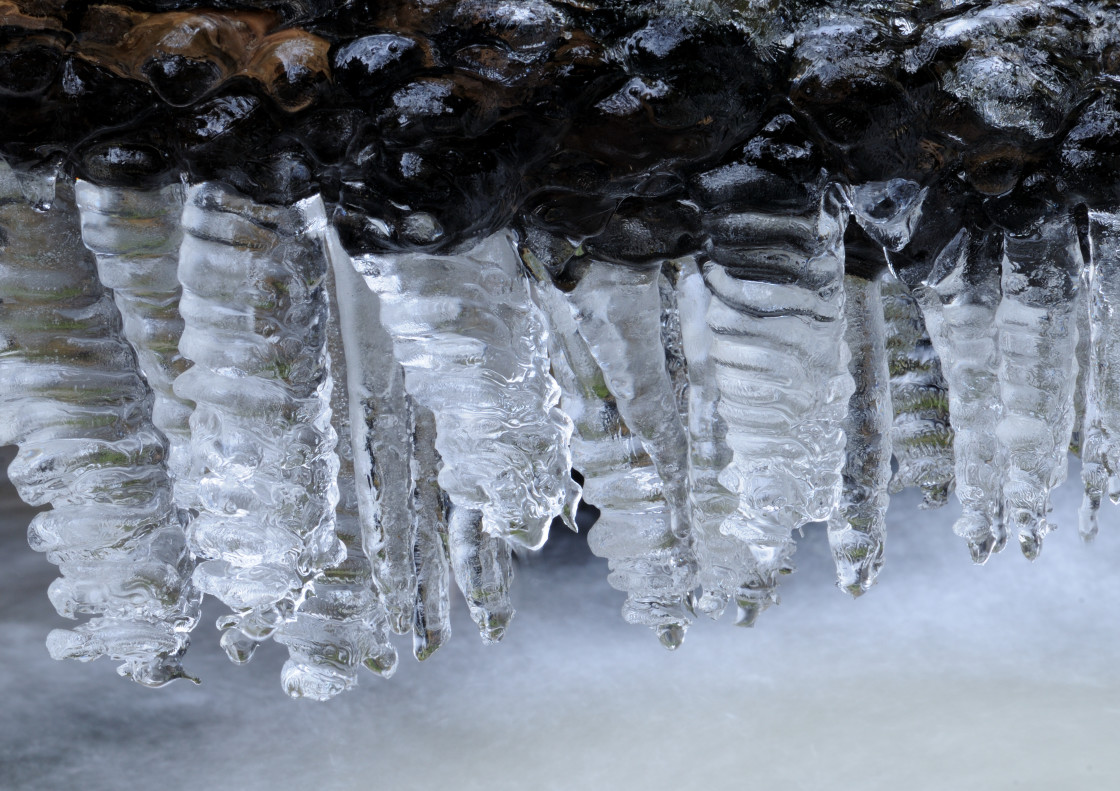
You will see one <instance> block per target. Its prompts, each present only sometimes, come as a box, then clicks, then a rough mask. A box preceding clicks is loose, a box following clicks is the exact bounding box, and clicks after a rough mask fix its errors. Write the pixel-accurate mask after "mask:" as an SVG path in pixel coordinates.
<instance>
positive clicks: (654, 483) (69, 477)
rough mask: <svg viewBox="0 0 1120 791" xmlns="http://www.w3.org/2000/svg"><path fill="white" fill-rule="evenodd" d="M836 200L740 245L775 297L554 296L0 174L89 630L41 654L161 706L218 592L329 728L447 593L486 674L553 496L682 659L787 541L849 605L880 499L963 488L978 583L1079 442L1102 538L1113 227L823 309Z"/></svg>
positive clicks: (11, 265) (870, 287)
mask: <svg viewBox="0 0 1120 791" xmlns="http://www.w3.org/2000/svg"><path fill="white" fill-rule="evenodd" d="M849 202H850V201H848V200H846V198H845V195H844V192H843V191H842V190H838V189H829V190H828V191H827V193H826V194H825V195H824V196H823V197H822V199H821V202H820V205H819V210H817V211H816V212H814V213H813V214H812V215H811V216H809V217H800V218H796V219H794V218H790V219H782V220H779V219H776V218H764V217H761V216H759V217H752V218H747V219H748V220H749V221H750V222H752V223H754V225H755V226H756V227H759V226H762V225H765V224H767V223H776V222H777V223H781V224H782V225H783V229H782V233H783V234H785V235H788V234H792V233H799V234H800V236H799V237H798V244H796V245H792V244H791V245H788V246H787V247H786V248H785V249H784V252H785V253H786V254H788V255H789V256H790V257H791V259H793V253H792V251H793V250H795V249H796V250H799V251H801V252H800V253H799V254H798V257H796V259H794V260H791V261H790V267H791V268H790V271H791V272H796V273H799V275H798V276H797V277H790V278H789V279H788V281H787V282H784V283H782V282H773V281H772V282H758V281H751V280H744V279H735V278H731V277H729V276H728V275H727V274H726V272H725V271H724V270H723V268H722V267H720V266H719V265H718V264H714V263H711V262H704V261H703V260H701V261H699V262H698V260H697V259H696V258H694V257H685V258H679V259H675V260H669V261H664V262H658V263H656V264H655V265H650V266H646V267H644V268H635V267H628V266H619V265H614V264H609V263H605V262H602V261H599V260H596V259H595V258H594V257H592V256H585V257H584V258H585V259H586V260H584V261H582V262H581V263H580V266H582V267H585V268H586V272H585V273H584V275H583V276H582V278H581V279H580V280H579V284H578V285H577V286H576V287H575V288H574V289H570V290H564V289H560V288H558V287H557V286H556V285H554V284H553V283H552V282H551V281H550V280H549V278H548V276H547V273H546V272H545V271H544V270H543V269H542V268H541V267H540V265H539V262H538V261H536V260H535V259H534V258H533V256H532V255H531V254H530V253H528V252H526V251H524V250H522V251H521V252H522V254H521V255H519V249H518V244H517V239H516V237H515V236H514V234H512V233H510V232H501V233H498V234H496V235H493V236H491V237H489V238H487V239H485V240H483V241H481V242H479V243H478V244H477V245H475V246H474V247H473V248H472V249H470V250H469V251H467V252H465V253H461V254H458V255H449V256H431V255H421V254H405V255H391V256H363V257H359V258H354V259H351V258H350V257H349V256H348V255H347V254H346V253H345V252H344V251H343V250H342V249H341V247H340V246H339V244H338V242H337V239H336V237H335V235H334V233H333V231H332V229H331V227H330V225H329V223H327V222H326V219H325V215H324V212H323V206H322V203H321V201H320V200H319V199H318V198H313V199H309V200H306V201H303V202H300V203H298V204H296V205H294V206H290V207H278V206H270V205H264V204H259V203H255V202H253V201H252V200H249V199H247V198H246V197H244V196H242V195H239V194H237V193H236V192H234V191H232V190H231V189H229V188H228V187H224V186H222V185H219V184H214V183H204V184H198V185H193V186H190V187H189V188H187V189H185V190H184V189H183V188H182V187H181V186H179V185H174V186H170V187H165V188H161V189H154V190H132V189H124V188H99V187H95V186H93V185H91V184H89V183H88V182H84V181H77V182H76V183H75V182H73V181H71V180H69V179H65V178H56V177H55V175H54V174H48V175H44V174H42V173H41V172H40V173H38V174H37V175H36V176H35V177H34V178H32V177H30V176H26V175H22V174H17V173H16V172H15V171H13V170H12V169H11V168H9V167H7V166H0V230H2V232H3V235H4V240H5V245H4V249H3V257H2V260H0V291H2V295H3V300H4V302H3V311H2V313H0V337H2V338H3V352H2V354H0V374H2V376H0V387H2V393H3V405H4V409H3V424H2V425H3V435H2V437H0V439H2V441H4V442H15V443H18V444H19V446H20V452H19V455H18V457H17V459H16V460H15V462H14V463H13V464H12V466H11V468H10V471H9V472H10V477H11V479H12V481H13V482H14V483H15V485H16V487H17V488H18V490H19V492H20V494H21V495H22V496H23V498H24V499H25V500H27V501H28V502H30V503H32V504H35V505H42V504H47V503H49V504H51V505H52V506H53V508H52V509H51V510H49V511H45V512H44V513H42V514H40V515H39V516H37V517H36V518H35V520H34V522H33V523H32V525H31V528H30V537H31V542H32V545H33V546H34V547H35V548H36V549H38V550H41V551H44V552H46V553H48V556H49V557H50V559H51V560H52V561H53V562H55V563H57V564H58V565H59V566H60V568H61V570H62V574H63V576H62V577H60V578H59V579H58V580H57V581H56V582H55V583H53V584H52V586H51V589H50V596H51V600H52V602H53V603H54V604H55V606H56V607H57V609H58V611H59V612H60V613H61V614H63V615H66V616H70V617H76V616H77V615H79V614H83V613H89V614H94V615H95V616H96V617H94V618H93V619H91V620H90V621H89V622H88V623H85V624H83V625H80V626H78V627H77V628H75V629H73V630H56V631H54V632H52V633H51V635H50V637H49V638H48V647H49V649H50V651H51V653H52V655H53V656H55V657H59V658H61V657H72V658H77V659H81V660H89V659H94V658H97V657H99V656H103V655H107V656H110V657H113V658H114V659H117V660H121V661H123V663H124V664H123V665H121V672H122V674H124V675H127V676H130V677H132V678H134V679H135V680H137V681H140V682H141V683H145V684H151V685H159V684H162V683H165V682H167V681H169V680H171V679H174V678H177V677H182V676H183V674H184V671H183V669H182V666H181V659H182V656H183V653H184V651H185V650H186V648H187V644H188V634H189V633H190V631H191V630H192V629H193V627H194V626H195V624H196V622H197V619H198V616H199V605H200V600H201V597H202V595H203V594H204V593H205V594H210V595H213V596H216V597H218V598H219V599H221V600H222V601H223V602H224V603H225V604H226V605H228V606H229V608H230V610H231V612H230V614H229V615H228V616H224V617H223V618H221V619H220V621H219V627H220V628H221V629H222V630H223V631H222V640H221V642H222V645H223V647H224V648H225V650H226V651H227V653H228V654H229V656H230V658H231V659H233V660H234V661H236V662H245V661H247V660H248V659H249V658H250V657H251V656H252V654H253V651H254V649H255V647H256V646H257V645H258V644H259V643H260V642H261V641H263V640H265V639H267V638H269V637H273V638H275V639H276V640H277V641H279V642H281V643H283V644H285V645H286V646H287V647H288V649H289V651H290V654H291V658H290V660H289V661H288V663H287V664H286V665H285V668H284V673H283V683H284V687H285V689H286V690H287V691H288V692H289V693H290V694H292V695H297V696H308V697H313V698H326V697H329V696H331V695H334V694H336V693H338V692H340V691H342V690H345V689H347V688H349V687H350V686H352V685H353V684H354V683H355V682H356V678H357V675H358V671H359V669H360V668H361V667H363V666H364V667H366V668H368V669H370V670H372V671H374V672H376V673H379V674H381V675H389V674H390V673H392V671H393V669H394V667H395V664H396V654H395V651H394V648H393V644H392V642H391V640H390V637H389V633H390V632H396V633H406V632H409V631H411V633H412V635H413V639H414V648H415V653H416V655H417V657H419V658H425V657H427V656H428V655H430V654H431V652H432V651H434V650H436V649H437V648H438V647H439V646H440V644H441V643H442V642H443V641H444V640H446V639H447V637H448V636H449V625H448V611H449V602H448V595H449V593H448V591H449V578H450V577H451V576H453V577H454V578H455V580H456V582H457V583H458V586H459V588H460V590H461V591H462V592H463V595H464V596H465V598H466V600H467V603H468V604H469V607H470V612H471V615H472V617H473V618H474V620H475V622H476V623H477V624H478V627H479V629H480V631H481V634H482V637H483V639H484V640H486V641H488V642H493V641H497V640H499V639H501V637H502V635H503V633H504V631H505V629H506V627H507V625H508V623H509V621H510V618H511V616H512V614H513V609H512V607H511V604H510V582H511V564H510V550H511V548H524V549H535V548H538V547H540V546H541V545H542V543H543V542H544V541H545V539H546V538H547V535H548V528H549V523H550V522H551V521H552V519H553V518H554V517H556V516H560V517H561V518H563V519H564V520H565V521H566V522H567V523H568V524H569V525H572V524H574V522H573V514H574V511H575V508H576V505H577V501H578V499H579V497H580V489H579V487H577V486H576V485H575V484H574V483H573V482H572V480H571V478H570V477H569V476H570V467H571V464H573V463H574V465H575V467H576V468H577V469H579V470H580V471H581V472H582V474H583V476H584V479H585V481H586V482H585V484H584V488H583V496H584V497H585V498H586V499H587V500H588V501H589V502H591V503H593V504H594V505H596V506H597V507H598V508H599V509H600V511H601V516H600V517H599V520H598V522H597V524H596V525H595V527H594V528H593V529H592V531H591V535H590V541H591V544H592V548H593V550H594V551H595V552H596V553H597V554H599V555H601V556H603V557H606V558H608V559H609V560H610V565H611V582H612V584H613V585H614V586H615V587H617V588H619V589H620V590H623V591H625V592H626V593H627V600H626V605H625V607H624V614H625V617H626V619H627V620H628V621H630V622H632V623H638V624H645V625H648V626H650V627H653V628H654V629H656V631H657V634H658V636H659V637H660V639H661V641H662V642H663V643H664V644H665V645H666V646H668V647H670V648H673V647H676V646H677V645H678V644H679V643H680V642H681V639H682V638H683V636H684V633H685V629H686V627H687V626H688V625H689V623H690V621H691V620H692V618H693V615H694V613H695V611H696V610H700V611H702V612H703V613H704V614H707V615H709V616H711V617H713V618H715V617H719V615H720V614H721V613H722V612H723V610H724V608H725V606H726V605H727V604H728V603H729V602H731V601H734V602H735V603H737V604H738V607H739V616H738V621H739V622H740V623H743V624H751V623H753V622H754V619H755V617H756V616H757V614H758V613H759V612H760V611H761V610H762V609H764V608H766V607H767V606H768V605H769V604H770V603H772V602H775V601H776V600H777V598H776V594H775V587H776V584H777V581H778V577H779V576H780V575H781V574H783V573H787V572H789V571H790V570H791V569H792V566H791V563H790V560H791V555H792V554H793V550H794V542H793V538H792V533H793V531H794V530H796V529H798V528H800V527H801V526H802V525H805V524H806V523H808V522H814V521H827V523H828V538H829V542H830V544H831V546H832V550H833V554H834V556H835V560H836V566H837V570H838V576H839V585H840V587H841V588H843V589H844V590H846V591H848V592H849V593H851V594H853V595H859V594H860V593H862V592H864V591H865V590H867V588H868V587H869V586H870V585H871V584H872V583H873V582H874V580H875V577H876V574H877V572H878V570H879V568H880V566H881V564H882V562H883V549H884V539H885V535H884V515H885V510H886V507H887V500H888V495H887V492H888V489H891V490H897V489H899V488H901V487H903V486H920V487H922V489H923V490H924V492H925V495H926V502H927V503H928V504H929V505H933V506H936V505H940V504H942V503H944V502H945V500H946V497H947V495H948V493H949V491H950V490H951V489H952V488H953V487H954V485H955V486H956V490H957V494H958V497H959V498H960V500H961V502H962V504H963V505H964V515H963V516H962V518H961V519H960V521H959V522H958V524H957V528H956V529H957V532H958V533H960V534H961V535H962V536H963V537H965V538H967V539H968V542H969V544H970V546H971V548H972V551H973V555H974V559H976V560H977V561H983V560H985V559H986V558H987V556H988V554H989V553H990V552H992V551H994V550H998V549H999V548H1000V547H1001V546H1002V545H1003V543H1004V542H1005V541H1006V540H1007V536H1008V535H1009V534H1014V535H1015V536H1017V538H1018V540H1019V542H1020V544H1021V545H1022V547H1023V550H1024V552H1025V553H1026V554H1027V555H1028V556H1029V557H1034V556H1035V555H1036V554H1037V552H1038V549H1039V543H1040V541H1041V539H1042V537H1043V535H1045V533H1046V532H1047V531H1048V530H1050V529H1051V526H1050V525H1049V524H1048V523H1047V521H1046V512H1047V509H1048V504H1047V498H1048V493H1049V491H1050V490H1051V489H1052V488H1053V487H1054V486H1056V485H1057V484H1058V483H1060V482H1061V480H1062V479H1063V477H1064V474H1065V470H1066V462H1065V459H1066V451H1067V448H1068V447H1069V446H1070V441H1071V434H1072V432H1073V431H1074V429H1075V428H1076V429H1077V430H1078V434H1077V436H1078V437H1079V438H1080V442H1079V447H1080V449H1081V454H1082V457H1083V459H1084V471H1085V472H1084V477H1085V488H1086V504H1085V509H1084V512H1083V522H1082V531H1083V532H1084V533H1085V535H1087V536H1090V535H1092V533H1093V532H1094V531H1095V530H1096V509H1097V507H1098V506H1099V504H1100V500H1101V494H1102V491H1103V490H1104V489H1109V491H1110V492H1112V493H1113V494H1114V495H1115V494H1116V493H1117V492H1118V491H1120V485H1118V484H1120V477H1118V476H1117V473H1120V441H1118V437H1117V432H1118V431H1120V401H1118V400H1117V397H1116V394H1117V393H1120V383H1118V382H1117V377H1120V355H1118V354H1117V348H1118V344H1120V341H1118V340H1117V339H1118V338H1120V334H1118V332H1120V331H1118V327H1120V325H1117V323H1116V322H1115V321H1114V320H1113V319H1112V317H1111V311H1112V310H1113V304H1114V301H1115V300H1116V299H1117V297H1118V296H1120V278H1118V277H1117V276H1116V273H1115V272H1113V271H1112V269H1113V268H1114V266H1115V264H1116V262H1117V261H1118V260H1120V256H1118V253H1120V218H1118V217H1117V216H1116V215H1093V217H1092V218H1091V226H1090V229H1091V235H1090V238H1091V240H1092V243H1093V246H1092V251H1093V253H1094V257H1093V259H1092V261H1091V265H1090V266H1086V265H1085V263H1084V262H1083V261H1082V257H1081V255H1082V254H1081V247H1080V246H1079V244H1078V239H1077V234H1076V231H1075V229H1074V228H1073V227H1072V225H1070V224H1059V225H1057V226H1055V227H1053V228H1051V229H1048V230H1047V232H1046V233H1045V234H1043V235H1042V236H1041V237H1039V238H1034V239H1031V240H1017V239H1011V238H1008V239H1007V240H1005V242H1004V243H1003V244H997V245H992V244H984V243H979V244H976V243H970V241H969V240H968V239H967V238H966V237H967V235H966V234H963V233H962V234H960V235H958V236H957V237H956V238H955V239H954V242H953V243H952V244H951V245H950V246H949V247H948V248H947V249H946V250H945V251H943V252H942V254H941V258H942V259H944V261H943V262H942V263H943V264H944V266H946V267H949V268H951V271H949V272H948V273H946V275H945V277H943V278H941V279H940V280H939V281H938V282H937V284H936V285H934V286H930V287H922V288H918V289H914V290H908V289H905V288H903V287H902V286H901V285H900V284H899V283H898V282H897V281H895V280H894V279H893V277H891V276H890V275H887V277H886V278H876V279H864V278H860V277H856V276H852V275H848V276H845V274H844V259H845V249H844V245H843V237H844V229H845V225H846V223H847V221H848V214H849V209H848V204H849ZM993 250H997V251H999V259H998V260H996V259H991V258H986V257H985V255H986V254H990V253H991V251H993ZM1040 269H1043V270H1045V271H1044V272H1040V271H1039V270H1040ZM927 327H928V328H929V331H928V332H927ZM939 359H940V360H942V361H944V365H942V364H940V363H939ZM1079 361H1080V362H1079ZM892 405H893V409H892ZM1075 415H1077V417H1076V418H1075ZM892 448H893V453H894V455H895V457H896V458H897V460H898V465H897V472H896V473H895V474H894V476H893V478H892V477H891V464H890V460H891V454H892ZM698 589H699V590H700V591H702V595H700V596H697V595H696V591H697V590H698Z"/></svg>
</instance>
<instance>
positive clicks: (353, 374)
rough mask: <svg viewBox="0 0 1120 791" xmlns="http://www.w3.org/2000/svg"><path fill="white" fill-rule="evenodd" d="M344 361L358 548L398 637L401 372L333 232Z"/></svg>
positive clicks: (404, 577)
mask: <svg viewBox="0 0 1120 791" xmlns="http://www.w3.org/2000/svg"><path fill="white" fill-rule="evenodd" d="M326 244H327V253H328V255H329V257H330V259H331V264H332V269H333V272H334V276H335V278H336V282H337V284H338V288H337V292H336V293H337V299H338V313H339V324H340V328H341V333H342V342H343V343H342V345H343V349H344V351H345V359H346V387H347V389H348V391H349V394H348V401H349V404H350V421H349V422H350V431H351V445H352V447H353V448H354V472H355V476H354V477H355V484H356V486H357V496H358V512H359V514H360V515H361V520H362V546H363V548H364V549H363V551H364V552H365V554H366V557H367V558H369V561H370V563H371V564H372V569H373V579H374V582H375V583H376V585H377V589H378V591H379V592H380V594H381V599H382V601H383V602H384V603H385V608H386V610H387V612H388V615H389V626H390V628H392V630H393V631H394V632H396V633H397V634H407V633H409V632H411V630H412V619H413V609H414V607H415V604H416V568H415V566H414V563H413V558H412V551H413V547H414V546H415V543H416V537H415V535H414V532H413V531H414V525H413V519H412V477H411V472H410V468H411V462H410V459H411V457H412V436H411V431H410V425H409V417H408V414H409V406H408V395H407V393H406V392H405V386H404V370H403V369H402V368H401V365H400V363H398V362H397V360H396V358H394V357H393V341H392V338H390V337H389V334H388V333H387V332H386V331H385V328H384V327H382V326H381V320H380V316H381V306H380V301H379V300H378V298H377V295H376V294H374V293H373V292H372V291H370V290H369V289H368V288H367V287H366V284H365V282H364V281H363V280H362V278H361V277H360V276H359V275H358V273H357V272H355V271H354V267H353V265H352V263H351V261H350V256H348V255H347V254H346V251H345V250H343V249H342V245H341V244H340V243H339V241H338V236H337V235H336V233H335V231H334V229H333V228H331V229H329V230H328V234H327V241H326Z"/></svg>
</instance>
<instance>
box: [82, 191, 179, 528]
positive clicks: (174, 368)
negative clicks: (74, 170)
mask: <svg viewBox="0 0 1120 791" xmlns="http://www.w3.org/2000/svg"><path fill="white" fill-rule="evenodd" d="M74 196H75V198H76V200H77V204H78V211H79V212H80V214H81V222H82V239H83V241H84V242H85V245H86V247H87V248H89V249H90V250H91V251H92V252H93V253H94V254H95V256H96V258H97V272H98V275H99V276H100V278H101V283H102V284H103V285H104V286H105V287H106V288H110V289H112V290H113V297H114V299H115V300H116V303H117V308H118V309H119V310H120V312H121V316H122V317H123V319H124V337H125V338H126V339H127V340H128V342H129V343H131V344H132V347H133V348H134V349H135V350H136V357H137V360H138V361H139V363H140V371H141V373H143V374H144V378H145V379H147V380H148V384H149V385H150V386H151V388H152V392H153V394H154V396H155V406H154V408H153V410H152V422H153V423H154V424H155V426H156V428H158V429H159V430H160V431H162V432H163V433H164V435H165V436H166V437H167V442H168V458H167V467H168V470H169V471H170V473H171V481H172V484H173V486H174V490H175V501H176V503H177V504H178V505H179V507H180V508H190V507H193V505H194V498H195V493H194V490H195V478H194V476H193V475H192V473H191V451H190V441H191V430H190V417H191V412H192V411H193V410H194V404H192V403H190V402H188V401H184V400H183V399H181V398H179V397H178V396H176V395H175V393H174V392H173V390H172V383H173V382H174V381H175V379H176V378H177V377H178V376H179V374H181V373H182V372H183V371H185V370H186V369H187V368H188V367H189V365H190V363H189V362H188V361H187V360H186V359H185V358H184V357H183V356H182V355H181V354H180V353H179V338H180V337H181V336H182V334H183V318H182V316H181V315H180V314H179V297H180V294H181V293H182V288H181V287H180V285H179V245H180V243H181V242H182V239H183V234H182V231H181V230H180V228H179V219H180V217H181V215H182V213H183V188H182V186H181V185H179V184H172V185H169V186H166V187H163V188H162V189H128V188H124V187H100V186H97V185H95V184H91V183H89V182H85V181H78V182H77V184H76V185H75V187H74Z"/></svg>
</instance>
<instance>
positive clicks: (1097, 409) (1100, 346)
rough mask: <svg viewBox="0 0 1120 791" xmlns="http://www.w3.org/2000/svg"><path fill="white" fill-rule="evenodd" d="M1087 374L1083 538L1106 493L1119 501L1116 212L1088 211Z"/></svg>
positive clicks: (1119, 243)
mask: <svg viewBox="0 0 1120 791" xmlns="http://www.w3.org/2000/svg"><path fill="white" fill-rule="evenodd" d="M1089 240H1090V249H1091V254H1090V258H1091V261H1090V267H1089V280H1088V286H1089V327H1090V343H1089V372H1088V378H1087V381H1086V389H1085V428H1084V430H1083V437H1082V449H1081V478H1082V483H1083V485H1084V488H1085V499H1084V501H1083V503H1082V505H1081V511H1080V523H1081V534H1082V535H1083V536H1084V535H1089V536H1091V535H1095V534H1096V532H1097V512H1098V511H1099V510H1100V504H1101V500H1102V499H1103V497H1104V495H1105V494H1106V493H1107V495H1108V497H1109V499H1111V500H1112V501H1113V502H1118V501H1120V319H1118V317H1117V314H1118V313H1120V213H1112V212H1103V211H1091V212H1089Z"/></svg>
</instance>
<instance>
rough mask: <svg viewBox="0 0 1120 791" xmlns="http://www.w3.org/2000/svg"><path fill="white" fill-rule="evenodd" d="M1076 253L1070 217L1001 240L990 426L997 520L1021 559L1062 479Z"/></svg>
mask: <svg viewBox="0 0 1120 791" xmlns="http://www.w3.org/2000/svg"><path fill="white" fill-rule="evenodd" d="M1081 264H1082V262H1081V250H1080V246H1079V244H1078V240H1077V231H1076V229H1075V228H1074V225H1073V223H1072V222H1069V221H1068V220H1051V221H1049V222H1046V223H1044V224H1043V225H1042V227H1041V228H1040V229H1039V230H1038V231H1036V232H1035V233H1033V234H1031V235H1029V236H1012V235H1010V234H1007V235H1006V236H1005V238H1004V254H1003V278H1002V283H1001V285H1002V287H1003V299H1002V300H1001V301H1000V305H999V309H998V310H997V312H996V327H997V328H998V330H999V353H1000V354H999V357H1000V363H999V387H1000V396H1001V401H1002V407H1003V409H1002V415H1001V417H1000V422H999V425H998V426H997V428H996V437H997V439H998V440H999V443H1000V446H1001V448H1000V455H1001V456H1002V457H1004V458H1006V460H1007V461H1006V463H1007V478H1006V479H1005V482H1004V485H1003V516H1004V520H1005V522H1006V528H1005V529H1006V531H1007V532H1009V533H1010V532H1012V531H1013V532H1014V533H1015V535H1016V536H1017V537H1018V539H1019V544H1020V547H1021V548H1022V550H1023V554H1024V555H1026V556H1027V557H1028V558H1030V559H1032V560H1033V559H1034V558H1035V557H1037V556H1038V553H1039V550H1040V549H1041V545H1042V539H1043V537H1044V536H1045V535H1046V534H1047V533H1048V532H1050V531H1051V530H1052V529H1053V525H1051V524H1050V523H1049V522H1048V521H1047V517H1046V515H1047V513H1048V512H1049V510H1050V491H1051V489H1053V488H1054V487H1056V486H1058V485H1059V484H1060V483H1062V481H1064V480H1065V478H1066V457H1067V454H1068V452H1069V445H1070V435H1071V434H1072V433H1073V418H1074V412H1073V391H1074V385H1075V383H1076V381H1077V354H1076V351H1077V317H1076V308H1077V303H1078V300H1077V290H1078V287H1079V281H1080V270H1081Z"/></svg>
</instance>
